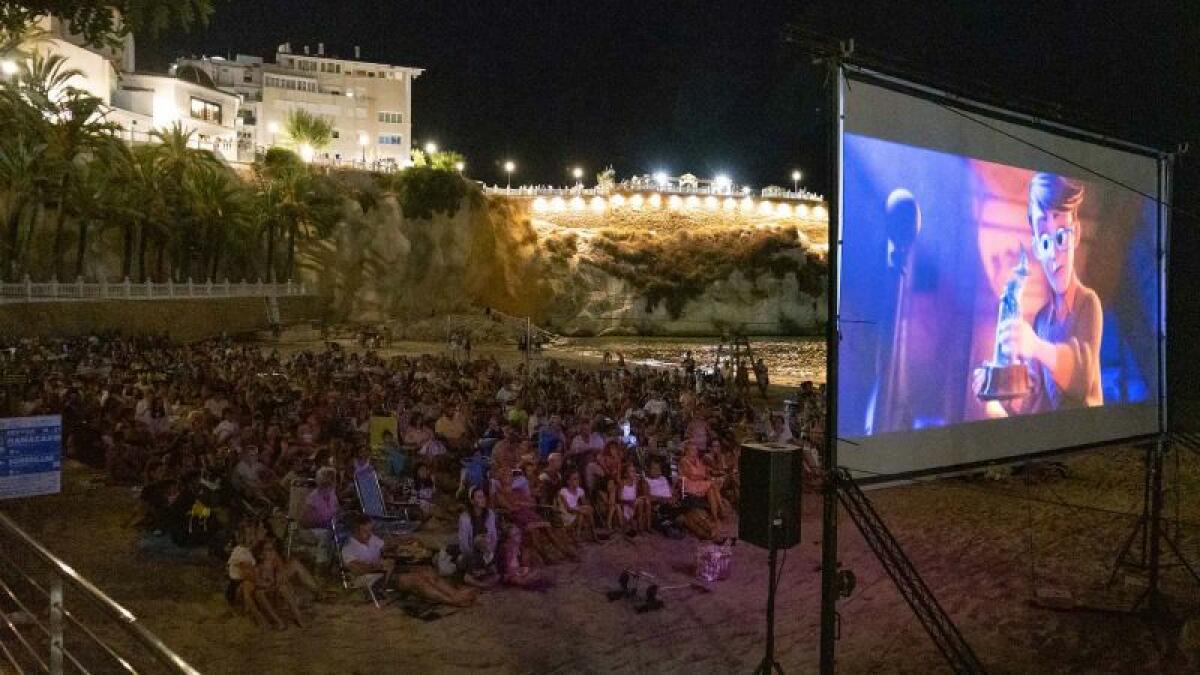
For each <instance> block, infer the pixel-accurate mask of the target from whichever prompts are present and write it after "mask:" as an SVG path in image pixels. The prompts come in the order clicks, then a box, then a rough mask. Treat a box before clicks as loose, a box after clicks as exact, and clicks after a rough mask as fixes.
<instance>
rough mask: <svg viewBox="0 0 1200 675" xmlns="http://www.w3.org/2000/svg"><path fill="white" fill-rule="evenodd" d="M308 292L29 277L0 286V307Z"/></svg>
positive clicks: (289, 286) (290, 287)
mask: <svg viewBox="0 0 1200 675" xmlns="http://www.w3.org/2000/svg"><path fill="white" fill-rule="evenodd" d="M311 293H312V291H311V289H309V288H308V287H307V286H305V285H304V284H303V283H295V282H292V281H288V282H286V283H271V284H265V283H263V282H261V281H257V282H238V283H232V282H229V281H222V282H218V283H213V282H212V281H205V282H192V281H191V280H190V279H189V280H188V281H185V282H181V283H176V282H172V281H168V282H166V283H159V284H154V283H150V282H149V281H147V282H144V283H135V282H132V281H130V280H129V279H125V281H121V282H115V283H114V282H107V281H100V282H85V281H84V280H83V279H82V278H81V279H78V280H76V281H74V282H70V283H61V282H57V281H49V282H34V281H32V280H31V279H30V278H29V277H28V276H26V277H25V280H24V281H20V282H17V283H0V303H3V302H40V301H43V300H159V299H164V298H165V299H170V298H261V297H279V296H284V297H287V296H303V295H310V294H311Z"/></svg>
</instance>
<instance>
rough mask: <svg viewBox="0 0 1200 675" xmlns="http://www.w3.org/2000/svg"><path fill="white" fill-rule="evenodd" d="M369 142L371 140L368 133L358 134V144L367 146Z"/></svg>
mask: <svg viewBox="0 0 1200 675" xmlns="http://www.w3.org/2000/svg"><path fill="white" fill-rule="evenodd" d="M369 142H370V141H368V139H367V135H366V134H365V133H360V134H359V135H358V144H359V145H363V146H365V145H366V144H367V143H369Z"/></svg>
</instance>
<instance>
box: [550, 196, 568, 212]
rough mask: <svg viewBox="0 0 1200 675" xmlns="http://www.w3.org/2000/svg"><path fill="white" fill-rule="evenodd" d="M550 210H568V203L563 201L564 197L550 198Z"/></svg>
mask: <svg viewBox="0 0 1200 675" xmlns="http://www.w3.org/2000/svg"><path fill="white" fill-rule="evenodd" d="M550 210H551V211H554V212H555V213H560V212H562V211H566V210H567V203H566V202H565V201H563V198H562V197H555V198H554V199H551V200H550Z"/></svg>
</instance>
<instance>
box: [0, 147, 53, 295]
mask: <svg viewBox="0 0 1200 675" xmlns="http://www.w3.org/2000/svg"><path fill="white" fill-rule="evenodd" d="M45 153H46V144H45V142H44V141H42V140H41V139H39V138H36V137H35V136H34V135H32V134H29V133H27V132H26V131H25V130H23V129H20V128H18V129H17V132H16V133H15V134H12V135H5V134H0V207H2V209H3V214H4V235H3V246H2V247H0V275H2V276H3V278H4V279H6V280H8V281H16V280H17V267H18V265H19V264H20V248H19V245H20V237H21V225H22V224H23V223H24V222H25V221H26V220H27V219H28V218H27V216H28V214H29V212H30V209H31V207H33V206H34V205H35V204H36V203H37V202H38V199H39V196H40V193H41V183H42V181H41V176H40V174H39V172H40V171H41V169H42V166H43V165H44V163H45V162H44V157H45ZM30 227H31V228H32V224H31V225H30Z"/></svg>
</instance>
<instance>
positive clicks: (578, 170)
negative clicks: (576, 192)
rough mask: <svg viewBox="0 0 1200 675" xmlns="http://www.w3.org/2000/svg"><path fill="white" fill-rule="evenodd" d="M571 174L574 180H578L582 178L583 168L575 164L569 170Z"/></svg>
mask: <svg viewBox="0 0 1200 675" xmlns="http://www.w3.org/2000/svg"><path fill="white" fill-rule="evenodd" d="M571 175H572V176H574V177H575V180H579V179H581V178H583V169H582V168H580V167H578V166H577V167H575V168H574V169H572V170H571Z"/></svg>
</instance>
